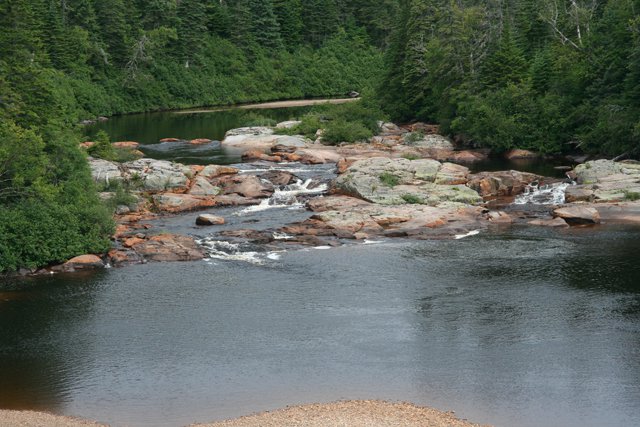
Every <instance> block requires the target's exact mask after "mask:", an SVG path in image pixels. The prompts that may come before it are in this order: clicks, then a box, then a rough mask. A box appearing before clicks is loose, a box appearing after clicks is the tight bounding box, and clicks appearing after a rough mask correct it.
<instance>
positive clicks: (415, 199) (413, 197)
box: [401, 194, 424, 205]
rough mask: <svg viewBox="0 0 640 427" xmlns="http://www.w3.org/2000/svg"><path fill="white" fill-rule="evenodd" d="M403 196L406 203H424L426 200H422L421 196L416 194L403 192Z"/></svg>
mask: <svg viewBox="0 0 640 427" xmlns="http://www.w3.org/2000/svg"><path fill="white" fill-rule="evenodd" d="M401 197H402V200H404V201H405V203H408V204H410V205H421V204H424V200H422V199H421V198H420V197H418V196H416V195H415V194H403V195H402V196H401Z"/></svg>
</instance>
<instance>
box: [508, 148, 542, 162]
mask: <svg viewBox="0 0 640 427" xmlns="http://www.w3.org/2000/svg"><path fill="white" fill-rule="evenodd" d="M504 157H505V158H506V159H508V160H517V159H537V158H538V157H540V155H539V154H538V153H534V152H533V151H529V150H520V149H514V150H511V151H508V152H506V153H505V155H504Z"/></svg>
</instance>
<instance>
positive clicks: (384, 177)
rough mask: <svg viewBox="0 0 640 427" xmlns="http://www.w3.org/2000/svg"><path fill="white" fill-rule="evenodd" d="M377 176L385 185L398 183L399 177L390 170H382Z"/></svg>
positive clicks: (390, 185)
mask: <svg viewBox="0 0 640 427" xmlns="http://www.w3.org/2000/svg"><path fill="white" fill-rule="evenodd" d="M378 178H379V179H380V182H381V183H382V184H383V185H386V186H387V187H395V186H396V185H398V184H400V178H398V177H397V176H395V175H394V174H392V173H390V172H383V173H381V174H380V176H379V177H378Z"/></svg>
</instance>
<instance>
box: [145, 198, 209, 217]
mask: <svg viewBox="0 0 640 427" xmlns="http://www.w3.org/2000/svg"><path fill="white" fill-rule="evenodd" d="M153 203H154V206H155V207H156V209H157V210H158V211H160V212H169V213H177V212H187V211H193V210H196V209H204V208H208V207H212V206H214V205H215V204H216V202H215V200H214V199H213V198H212V197H206V196H193V195H191V194H172V193H164V194H156V195H155V196H153Z"/></svg>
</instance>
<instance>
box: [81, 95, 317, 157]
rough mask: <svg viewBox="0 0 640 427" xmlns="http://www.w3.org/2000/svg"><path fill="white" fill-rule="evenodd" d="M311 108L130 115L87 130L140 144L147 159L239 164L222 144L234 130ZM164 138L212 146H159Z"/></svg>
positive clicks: (89, 135)
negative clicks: (258, 118) (198, 140)
mask: <svg viewBox="0 0 640 427" xmlns="http://www.w3.org/2000/svg"><path fill="white" fill-rule="evenodd" d="M310 109H311V107H293V108H274V109H256V110H241V109H222V110H212V111H209V112H201V111H200V112H192V113H190V112H188V111H167V112H155V113H144V114H130V115H124V116H116V117H112V118H110V119H109V120H108V121H106V122H101V123H97V124H95V125H92V126H88V127H86V128H85V133H86V135H87V139H91V138H93V137H95V135H96V133H97V132H98V131H100V130H104V131H105V132H107V133H108V134H109V136H110V138H111V140H112V141H137V142H140V143H141V144H142V145H141V147H140V149H141V150H142V151H143V152H144V153H145V155H146V156H147V157H151V158H154V159H161V160H163V159H166V160H174V161H177V162H181V163H185V164H210V163H215V164H230V163H236V162H239V161H240V153H238V152H227V151H226V150H224V149H223V148H222V147H220V143H219V141H221V140H222V139H224V134H225V133H226V132H227V131H228V130H229V129H232V128H237V127H241V126H245V125H246V124H247V123H248V122H247V120H251V118H252V117H253V118H254V119H255V115H259V116H261V117H266V118H269V119H272V120H274V121H275V122H280V121H284V120H294V119H298V118H300V117H301V116H302V115H304V113H306V112H307V111H309V110H310ZM164 138H177V139H181V140H187V141H188V140H191V139H196V138H207V139H211V140H213V142H212V143H211V144H205V145H197V146H194V145H190V144H188V143H181V142H178V143H176V142H169V143H160V140H161V139H164Z"/></svg>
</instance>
